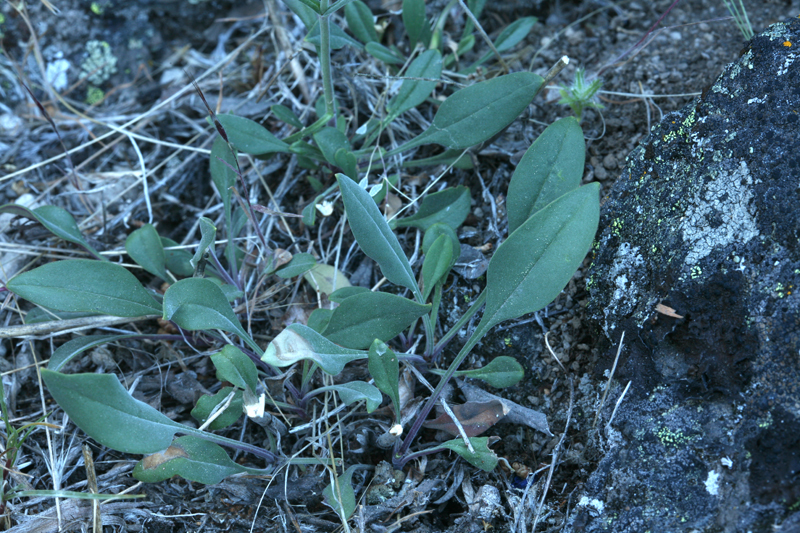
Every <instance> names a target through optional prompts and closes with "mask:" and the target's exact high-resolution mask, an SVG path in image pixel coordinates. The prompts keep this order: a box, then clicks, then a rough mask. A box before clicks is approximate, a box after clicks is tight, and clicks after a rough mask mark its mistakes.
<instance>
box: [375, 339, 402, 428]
mask: <svg viewBox="0 0 800 533" xmlns="http://www.w3.org/2000/svg"><path fill="white" fill-rule="evenodd" d="M367 365H368V367H369V375H370V376H372V379H374V380H375V386H377V387H378V388H379V389H380V390H381V391H383V393H384V394H386V396H388V397H389V399H390V400H391V401H392V405H393V406H394V411H395V413H397V415H398V416H397V418H398V420H399V415H400V361H399V360H398V358H397V354H395V353H394V352H393V351H392V350H391V349H390V348H389V347H388V346H387V345H386V343H385V342H382V341H379V340H377V339H376V340H375V341H374V342H373V343H372V346H370V347H369V358H368V359H367Z"/></svg>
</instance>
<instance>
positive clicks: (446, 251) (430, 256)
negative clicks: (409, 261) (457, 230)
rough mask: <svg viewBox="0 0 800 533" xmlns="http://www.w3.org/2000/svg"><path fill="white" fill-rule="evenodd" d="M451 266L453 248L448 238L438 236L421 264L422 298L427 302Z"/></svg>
mask: <svg viewBox="0 0 800 533" xmlns="http://www.w3.org/2000/svg"><path fill="white" fill-rule="evenodd" d="M452 266H453V247H452V241H451V240H450V237H448V236H447V235H439V237H438V238H437V239H436V240H435V241H433V244H432V245H431V247H430V248H429V249H428V251H427V252H426V253H425V260H424V261H423V263H422V297H423V298H424V299H425V300H426V301H427V299H428V296H429V295H430V293H431V291H432V290H433V288H434V287H435V286H436V284H437V283H439V282H440V281H441V280H442V279H444V277H445V276H447V273H448V272H450V268H451V267H452Z"/></svg>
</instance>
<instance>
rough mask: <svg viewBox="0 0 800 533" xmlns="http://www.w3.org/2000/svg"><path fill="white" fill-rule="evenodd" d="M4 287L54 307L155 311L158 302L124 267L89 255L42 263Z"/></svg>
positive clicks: (132, 312) (127, 313)
mask: <svg viewBox="0 0 800 533" xmlns="http://www.w3.org/2000/svg"><path fill="white" fill-rule="evenodd" d="M6 286H7V287H8V290H10V291H11V292H13V293H14V294H16V295H18V296H20V297H21V298H25V299H26V300H28V301H30V302H33V303H35V304H38V305H41V306H43V307H47V308H50V309H56V310H58V311H73V312H75V311H77V312H89V313H98V314H107V315H113V316H130V317H133V316H145V315H152V314H154V313H155V314H158V313H159V312H160V310H161V305H159V303H158V302H156V301H155V299H153V297H152V296H150V293H149V292H148V291H147V290H145V288H144V287H142V285H141V284H140V283H139V281H138V280H137V279H136V277H135V276H134V275H133V274H131V273H130V272H128V271H127V270H126V269H125V268H124V267H121V266H119V265H116V264H113V263H109V262H105V261H94V260H91V259H70V260H66V261H56V262H53V263H48V264H46V265H42V266H40V267H39V268H35V269H33V270H31V271H29V272H23V273H22V274H18V275H17V276H15V277H13V278H12V279H10V280H9V281H8V283H7V285H6Z"/></svg>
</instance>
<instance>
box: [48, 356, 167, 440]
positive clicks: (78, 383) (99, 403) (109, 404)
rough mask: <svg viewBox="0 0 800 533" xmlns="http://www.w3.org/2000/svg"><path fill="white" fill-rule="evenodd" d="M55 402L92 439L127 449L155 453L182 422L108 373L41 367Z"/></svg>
mask: <svg viewBox="0 0 800 533" xmlns="http://www.w3.org/2000/svg"><path fill="white" fill-rule="evenodd" d="M42 378H43V379H44V382H45V384H46V385H47V388H48V390H49V391H50V394H51V395H52V396H53V398H54V399H55V400H56V402H58V405H59V406H61V408H62V409H64V411H65V412H66V413H67V414H68V415H69V417H70V418H71V419H72V421H73V422H75V425H76V426H78V427H79V428H81V429H82V430H83V431H84V432H86V434H87V435H89V436H90V437H92V438H93V439H94V440H96V441H97V442H99V443H100V444H102V445H103V446H108V447H109V448H112V449H114V450H119V451H121V452H126V453H143V454H144V453H154V452H157V451H159V450H163V449H164V448H166V447H167V446H169V445H170V443H171V442H172V437H173V436H174V435H175V433H176V432H178V431H180V430H182V429H183V426H181V425H180V424H178V423H176V422H173V421H172V420H170V419H169V418H167V417H166V416H164V415H163V414H161V413H159V412H158V411H156V410H155V409H153V408H152V407H150V406H149V405H147V404H146V403H144V402H141V401H139V400H136V399H134V398H133V397H132V396H131V395H130V394H128V391H126V390H125V389H124V388H123V387H122V385H121V384H120V382H119V380H118V379H117V378H116V376H113V375H111V374H75V375H66V374H61V373H59V372H53V371H52V370H47V369H42Z"/></svg>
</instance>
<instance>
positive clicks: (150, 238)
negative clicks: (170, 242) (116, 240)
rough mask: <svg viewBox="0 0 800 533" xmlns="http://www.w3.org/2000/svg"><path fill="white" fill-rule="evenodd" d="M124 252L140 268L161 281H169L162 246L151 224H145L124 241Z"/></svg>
mask: <svg viewBox="0 0 800 533" xmlns="http://www.w3.org/2000/svg"><path fill="white" fill-rule="evenodd" d="M125 251H126V252H128V255H129V256H131V259H133V260H134V261H136V264H138V265H139V266H140V267H142V268H143V269H145V270H146V271H148V272H150V273H151V274H152V275H154V276H157V277H159V278H161V279H163V280H165V281H166V280H167V279H169V278H168V277H167V270H166V261H167V260H166V257H165V256H164V246H163V245H162V244H161V238H160V237H159V236H158V232H157V231H156V228H154V227H153V225H152V224H145V225H144V226H142V227H141V228H139V229H137V230H136V231H134V232H133V233H131V234H130V235H128V238H127V239H125Z"/></svg>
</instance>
